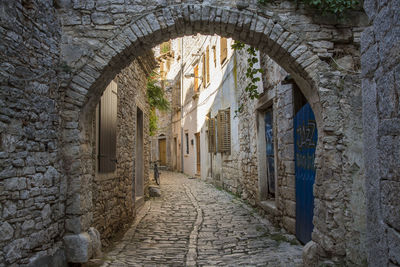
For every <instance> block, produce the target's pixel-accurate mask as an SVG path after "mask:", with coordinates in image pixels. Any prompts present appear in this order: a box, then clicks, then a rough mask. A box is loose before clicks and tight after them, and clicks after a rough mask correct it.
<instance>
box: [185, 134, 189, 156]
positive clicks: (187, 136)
mask: <svg viewBox="0 0 400 267" xmlns="http://www.w3.org/2000/svg"><path fill="white" fill-rule="evenodd" d="M185 138H186V154H189V134H188V133H185Z"/></svg>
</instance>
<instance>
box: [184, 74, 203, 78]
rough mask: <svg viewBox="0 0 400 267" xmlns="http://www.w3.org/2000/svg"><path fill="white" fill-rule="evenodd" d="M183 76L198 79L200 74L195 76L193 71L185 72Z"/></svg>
mask: <svg viewBox="0 0 400 267" xmlns="http://www.w3.org/2000/svg"><path fill="white" fill-rule="evenodd" d="M183 76H184V77H185V78H188V79H189V78H198V79H201V76H198V77H196V76H194V73H186V74H185V75H183Z"/></svg>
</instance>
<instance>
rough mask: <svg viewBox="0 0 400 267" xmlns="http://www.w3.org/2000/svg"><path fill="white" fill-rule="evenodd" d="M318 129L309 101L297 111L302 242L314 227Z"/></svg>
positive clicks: (298, 216)
mask: <svg viewBox="0 0 400 267" xmlns="http://www.w3.org/2000/svg"><path fill="white" fill-rule="evenodd" d="M317 140H318V131H317V124H316V122H315V116H314V113H313V111H312V109H311V106H310V104H309V103H307V104H305V105H304V106H303V107H302V108H301V109H300V110H299V111H298V112H297V113H296V115H295V119H294V141H295V146H294V147H295V148H294V152H295V171H296V236H297V238H298V239H299V240H300V241H301V242H302V243H304V244H305V243H307V242H308V241H310V240H311V233H312V230H313V228H314V225H313V222H312V219H313V215H314V195H313V185H314V180H315V166H314V161H315V149H316V146H317Z"/></svg>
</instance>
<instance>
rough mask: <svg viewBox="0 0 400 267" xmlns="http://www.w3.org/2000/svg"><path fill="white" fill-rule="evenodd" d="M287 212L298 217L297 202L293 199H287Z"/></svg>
mask: <svg viewBox="0 0 400 267" xmlns="http://www.w3.org/2000/svg"><path fill="white" fill-rule="evenodd" d="M285 211H286V214H287V215H289V216H290V217H292V218H296V202H295V201H292V200H285Z"/></svg>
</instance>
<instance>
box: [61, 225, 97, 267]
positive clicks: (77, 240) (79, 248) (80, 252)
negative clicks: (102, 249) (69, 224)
mask: <svg viewBox="0 0 400 267" xmlns="http://www.w3.org/2000/svg"><path fill="white" fill-rule="evenodd" d="M64 246H65V254H66V258H67V261H68V262H72V263H84V262H87V261H88V260H89V259H90V258H91V256H92V254H93V250H92V244H91V238H90V235H89V234H88V233H86V232H83V233H80V234H75V235H66V236H64Z"/></svg>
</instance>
